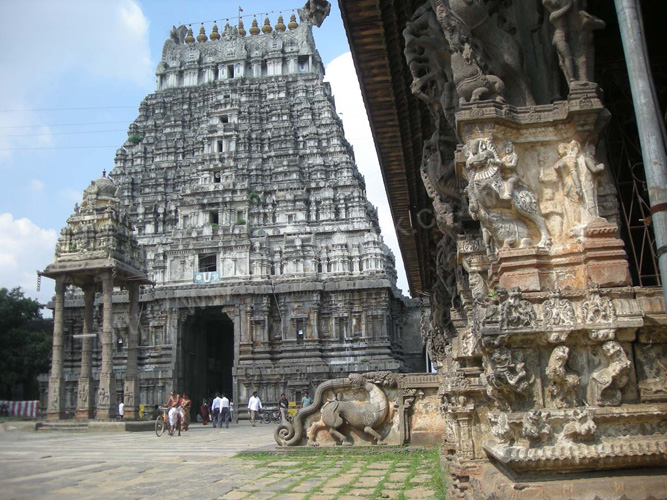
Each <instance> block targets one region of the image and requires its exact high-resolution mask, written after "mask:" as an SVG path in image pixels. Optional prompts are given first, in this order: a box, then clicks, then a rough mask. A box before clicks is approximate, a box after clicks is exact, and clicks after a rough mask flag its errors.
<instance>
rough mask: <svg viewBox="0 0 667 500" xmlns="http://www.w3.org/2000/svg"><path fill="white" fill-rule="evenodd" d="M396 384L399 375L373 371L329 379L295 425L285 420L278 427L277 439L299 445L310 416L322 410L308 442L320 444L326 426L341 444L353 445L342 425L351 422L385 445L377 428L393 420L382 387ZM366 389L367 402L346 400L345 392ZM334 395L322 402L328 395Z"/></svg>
mask: <svg viewBox="0 0 667 500" xmlns="http://www.w3.org/2000/svg"><path fill="white" fill-rule="evenodd" d="M381 385H385V386H395V385H396V375H395V374H393V373H390V372H371V373H364V374H363V375H360V374H357V373H353V374H350V376H349V377H348V378H344V379H335V380H328V381H326V382H324V383H322V384H320V385H319V386H318V388H317V390H316V391H315V398H314V400H313V404H311V405H310V406H308V407H307V408H304V409H302V410H300V411H299V412H298V413H297V414H296V416H295V417H294V425H292V424H291V423H289V422H285V423H283V424H281V425H279V426H278V428H277V429H276V431H275V433H274V439H275V440H276V442H277V443H278V445H280V446H295V445H298V444H300V443H301V441H302V439H303V437H304V433H305V429H304V427H303V424H304V422H305V420H306V418H307V417H308V416H310V415H313V414H315V413H317V412H318V411H319V412H320V419H319V420H318V421H315V422H313V424H312V425H311V427H310V429H308V432H307V435H308V444H309V445H311V446H317V445H318V443H317V441H316V438H317V433H318V431H319V430H321V429H326V430H327V431H328V432H329V434H330V435H331V436H332V437H333V438H334V439H335V440H336V441H337V444H342V445H346V446H350V445H351V444H352V443H351V442H350V441H349V440H348V438H347V437H346V436H345V435H344V434H342V433H341V432H340V430H339V429H340V427H342V426H343V425H349V426H351V427H353V428H355V429H358V430H359V431H362V432H364V433H366V434H368V435H370V436H372V438H373V440H374V442H375V443H376V444H385V443H384V442H383V441H382V436H381V434H380V433H379V432H378V431H377V429H378V428H379V427H380V426H381V425H382V424H384V423H385V422H387V421H389V420H391V418H390V408H389V401H388V399H387V395H386V394H385V392H384V391H383V390H382V388H381V387H380V386H381ZM360 389H361V390H365V391H366V393H367V394H368V400H366V401H354V400H346V399H344V398H345V392H351V391H356V390H360ZM326 393H332V394H333V396H332V397H331V398H330V399H328V400H327V401H325V402H324V404H322V401H323V399H324V395H325V394H326Z"/></svg>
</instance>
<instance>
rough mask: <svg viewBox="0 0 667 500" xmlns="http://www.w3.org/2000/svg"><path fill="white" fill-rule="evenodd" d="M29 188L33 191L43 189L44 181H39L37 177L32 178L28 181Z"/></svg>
mask: <svg viewBox="0 0 667 500" xmlns="http://www.w3.org/2000/svg"><path fill="white" fill-rule="evenodd" d="M29 187H30V190H31V191H35V192H37V193H38V192H40V191H41V190H42V189H44V183H43V182H42V181H40V180H39V179H33V180H31V181H30V184H29Z"/></svg>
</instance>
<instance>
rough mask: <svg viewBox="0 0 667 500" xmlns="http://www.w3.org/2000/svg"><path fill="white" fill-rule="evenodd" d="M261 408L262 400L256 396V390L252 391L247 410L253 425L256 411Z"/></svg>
mask: <svg viewBox="0 0 667 500" xmlns="http://www.w3.org/2000/svg"><path fill="white" fill-rule="evenodd" d="M261 409H262V401H261V400H260V399H259V396H257V391H255V392H253V393H252V397H251V398H250V399H249V400H248V411H249V412H250V423H251V424H252V426H253V427H255V420H256V419H257V413H258V412H259V411H261Z"/></svg>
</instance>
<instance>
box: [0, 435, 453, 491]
mask: <svg viewBox="0 0 667 500" xmlns="http://www.w3.org/2000/svg"><path fill="white" fill-rule="evenodd" d="M274 429H275V426H274V425H258V426H257V427H255V428H253V427H251V426H250V425H249V424H248V423H245V422H242V423H240V424H238V425H232V426H231V427H230V428H229V429H222V430H220V429H212V428H211V427H210V426H207V427H203V426H201V425H194V426H193V427H192V428H191V429H190V431H188V432H187V433H184V435H183V436H181V437H180V438H179V437H169V436H167V435H166V434H165V435H163V436H162V437H161V438H158V437H156V436H155V434H154V433H150V432H141V433H127V432H125V433H51V432H38V433H30V432H5V433H3V434H0V491H1V492H2V494H1V495H0V497H2V498H7V499H27V498H49V499H65V498H67V499H87V498H90V499H96V500H100V499H118V498H126V499H141V498H160V499H165V500H167V499H175V498H194V497H198V498H202V499H213V498H220V499H242V498H252V499H260V498H261V499H269V498H275V499H283V500H287V499H294V500H297V499H299V500H301V499H305V500H308V499H311V500H318V499H319V500H321V499H340V500H344V499H352V498H354V499H360V498H369V499H372V498H377V499H383V498H405V499H410V498H419V499H428V498H439V497H440V496H441V492H442V490H441V489H437V488H436V486H437V482H436V481H434V479H433V473H434V471H435V470H436V464H437V455H436V454H435V452H428V451H426V452H411V453H395V452H392V451H390V450H389V449H383V450H381V451H380V453H378V454H360V453H356V452H353V450H350V449H346V450H344V451H339V450H336V451H333V453H332V451H331V450H328V452H327V450H323V451H321V452H320V451H319V450H318V451H317V452H315V453H308V454H301V453H296V454H282V455H278V456H276V455H270V454H268V453H266V451H269V450H273V449H274V448H275V446H274V445H273V438H272V433H273V430H274ZM246 451H253V452H255V451H256V452H257V454H255V453H253V454H251V455H243V456H238V453H239V452H246ZM436 475H437V473H436Z"/></svg>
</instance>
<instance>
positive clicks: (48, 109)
mask: <svg viewBox="0 0 667 500" xmlns="http://www.w3.org/2000/svg"><path fill="white" fill-rule="evenodd" d="M136 107H137V106H91V107H82V108H20V109H0V113H18V112H19V111H73V110H88V109H126V108H136Z"/></svg>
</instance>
